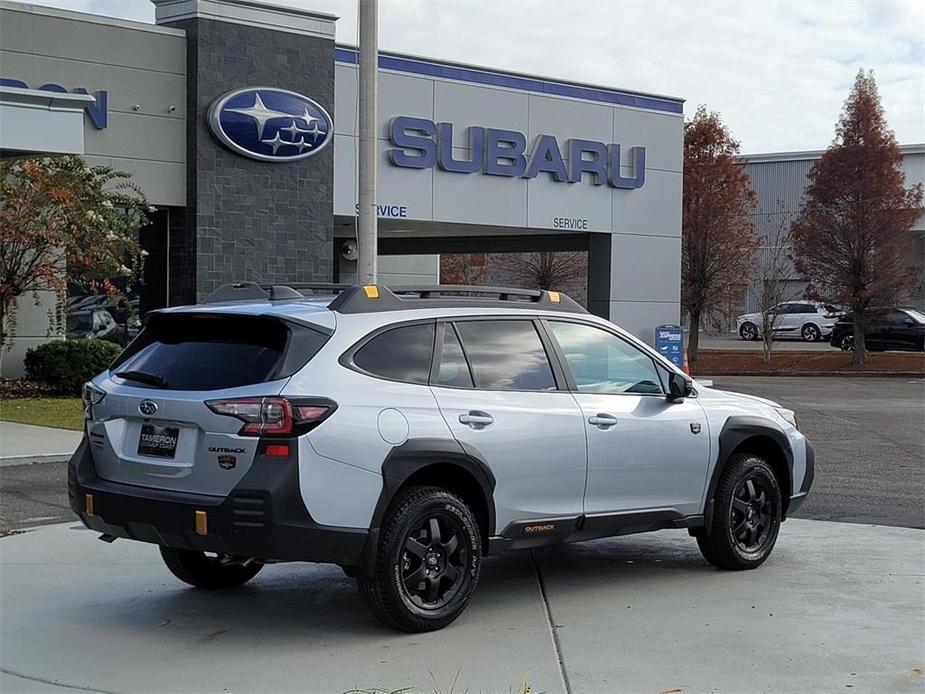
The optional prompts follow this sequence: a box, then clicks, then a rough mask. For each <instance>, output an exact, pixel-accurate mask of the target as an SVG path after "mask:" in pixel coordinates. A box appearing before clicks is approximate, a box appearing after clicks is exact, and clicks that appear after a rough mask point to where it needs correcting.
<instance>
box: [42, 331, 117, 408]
mask: <svg viewBox="0 0 925 694" xmlns="http://www.w3.org/2000/svg"><path fill="white" fill-rule="evenodd" d="M121 351H122V348H121V347H119V345H117V344H115V343H113V342H107V341H106V340H59V341H56V342H48V343H46V344H44V345H39V346H38V347H34V348H32V349H30V350H29V351H28V352H26V359H25V366H26V374H27V375H28V376H29V378H31V379H35V380H37V381H44V382H45V383H47V384H48V385H49V386H51V388H52V389H53V390H54V391H55V392H56V393H60V394H62V395H79V394H80V389H81V388H82V387H83V384H84V383H86V382H87V381H89V380H90V379H91V378H93V377H94V376H96V375H97V374H98V373H100V372H101V371H105V370H106V368H107V367H108V366H109V364H110V363H112V361H113V360H114V359H115V358H116V357H117V356H118V355H119V352H121Z"/></svg>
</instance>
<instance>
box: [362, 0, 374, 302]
mask: <svg viewBox="0 0 925 694" xmlns="http://www.w3.org/2000/svg"><path fill="white" fill-rule="evenodd" d="M358 15H359V16H358V17H357V20H358V22H359V25H360V46H359V51H360V64H359V68H360V74H359V80H360V83H359V97H360V99H359V100H360V105H359V111H360V113H359V121H360V132H359V162H358V163H359V169H360V170H359V177H360V184H359V198H360V199H359V203H360V214H359V220H358V222H359V228H358V230H357V250H358V252H359V258H358V260H357V278H358V281H359V283H360V284H376V253H377V245H378V218H377V215H376V93H377V89H378V81H379V80H378V72H379V64H378V63H379V60H378V56H379V27H378V24H379V16H378V15H379V9H378V0H360V1H359V12H358Z"/></svg>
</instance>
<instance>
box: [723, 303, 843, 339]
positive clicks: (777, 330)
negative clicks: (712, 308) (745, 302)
mask: <svg viewBox="0 0 925 694" xmlns="http://www.w3.org/2000/svg"><path fill="white" fill-rule="evenodd" d="M768 313H769V314H771V315H772V316H773V317H774V337H776V338H777V337H788V336H790V337H800V338H802V339H803V340H805V341H806V342H817V341H819V340H823V339H826V338H828V336H829V335H830V334H831V333H832V328H833V326H834V325H835V321H837V320H838V317H839V315H840V314H839V312H838V309H837V308H835V307H834V306H830V305H828V304H817V303H813V302H811V301H783V302H781V303H779V304H777V305H776V306H774V307H773V308H771V310H770V311H769V312H768ZM736 332H738V333H739V337H741V338H742V339H743V340H757V339H759V338H760V337H761V336H762V335H763V334H764V318H763V316H762V315H761V313H746V314H744V315H741V316H739V317H738V318H737V319H736Z"/></svg>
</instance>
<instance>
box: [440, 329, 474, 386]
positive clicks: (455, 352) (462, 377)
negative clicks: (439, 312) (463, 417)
mask: <svg viewBox="0 0 925 694" xmlns="http://www.w3.org/2000/svg"><path fill="white" fill-rule="evenodd" d="M436 385H439V386H455V387H456V388H471V387H472V376H471V374H470V373H469V365H468V364H467V363H466V356H465V355H464V354H463V351H462V347H461V346H460V344H459V338H457V337H456V330H454V328H453V325H452V324H451V323H447V325H446V327H445V329H444V332H443V350H442V352H441V354H440V367H439V368H438V369H437V378H436Z"/></svg>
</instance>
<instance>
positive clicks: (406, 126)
mask: <svg viewBox="0 0 925 694" xmlns="http://www.w3.org/2000/svg"><path fill="white" fill-rule="evenodd" d="M389 140H390V141H391V143H392V144H393V145H395V146H396V147H399V148H400V149H390V150H389V151H388V157H389V161H390V162H391V163H392V164H394V165H395V166H401V167H406V168H411V169H429V168H432V167H433V166H434V165H435V164H436V165H437V166H438V167H439V168H440V169H441V170H443V171H449V172H452V173H476V172H479V173H485V174H488V175H491V176H519V177H521V178H536V177H537V176H538V175H539V174H540V173H543V172H545V173H548V174H550V175H551V177H552V179H553V180H554V181H558V182H563V183H564V182H568V183H578V182H580V181H581V180H582V175H583V174H587V175H588V176H587V177H588V178H589V179H590V180H591V183H592V184H594V185H596V186H600V185H604V184H605V183H606V184H608V185H610V186H611V187H613V188H630V189H632V188H641V187H642V185H643V184H644V183H645V180H646V148H645V147H633V148H632V150H631V151H632V158H633V175H632V176H623V175H622V174H621V172H620V157H621V146H620V145H618V144H605V143H603V142H598V141H596V140H581V139H570V140H568V142H567V144H566V147H565V148H564V152H565V154H566V155H567V157H566V156H565V155H563V147H561V146H560V145H559V141H558V140H557V139H556V138H555V137H554V136H553V135H540V136H539V137H537V138H536V140H535V142H534V143H533V147H532V148H531V150H530V152H529V153H528V152H527V138H526V136H525V135H524V134H523V133H521V132H518V131H516V130H499V129H496V128H483V127H480V126H472V127H470V128H469V129H468V141H469V157H468V158H467V159H456V158H455V157H454V156H453V124H452V123H434V122H433V121H431V120H427V119H425V118H411V117H409V116H399V117H397V118H393V119H392V121H391V123H390V124H389ZM566 158H567V159H568V164H566Z"/></svg>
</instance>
